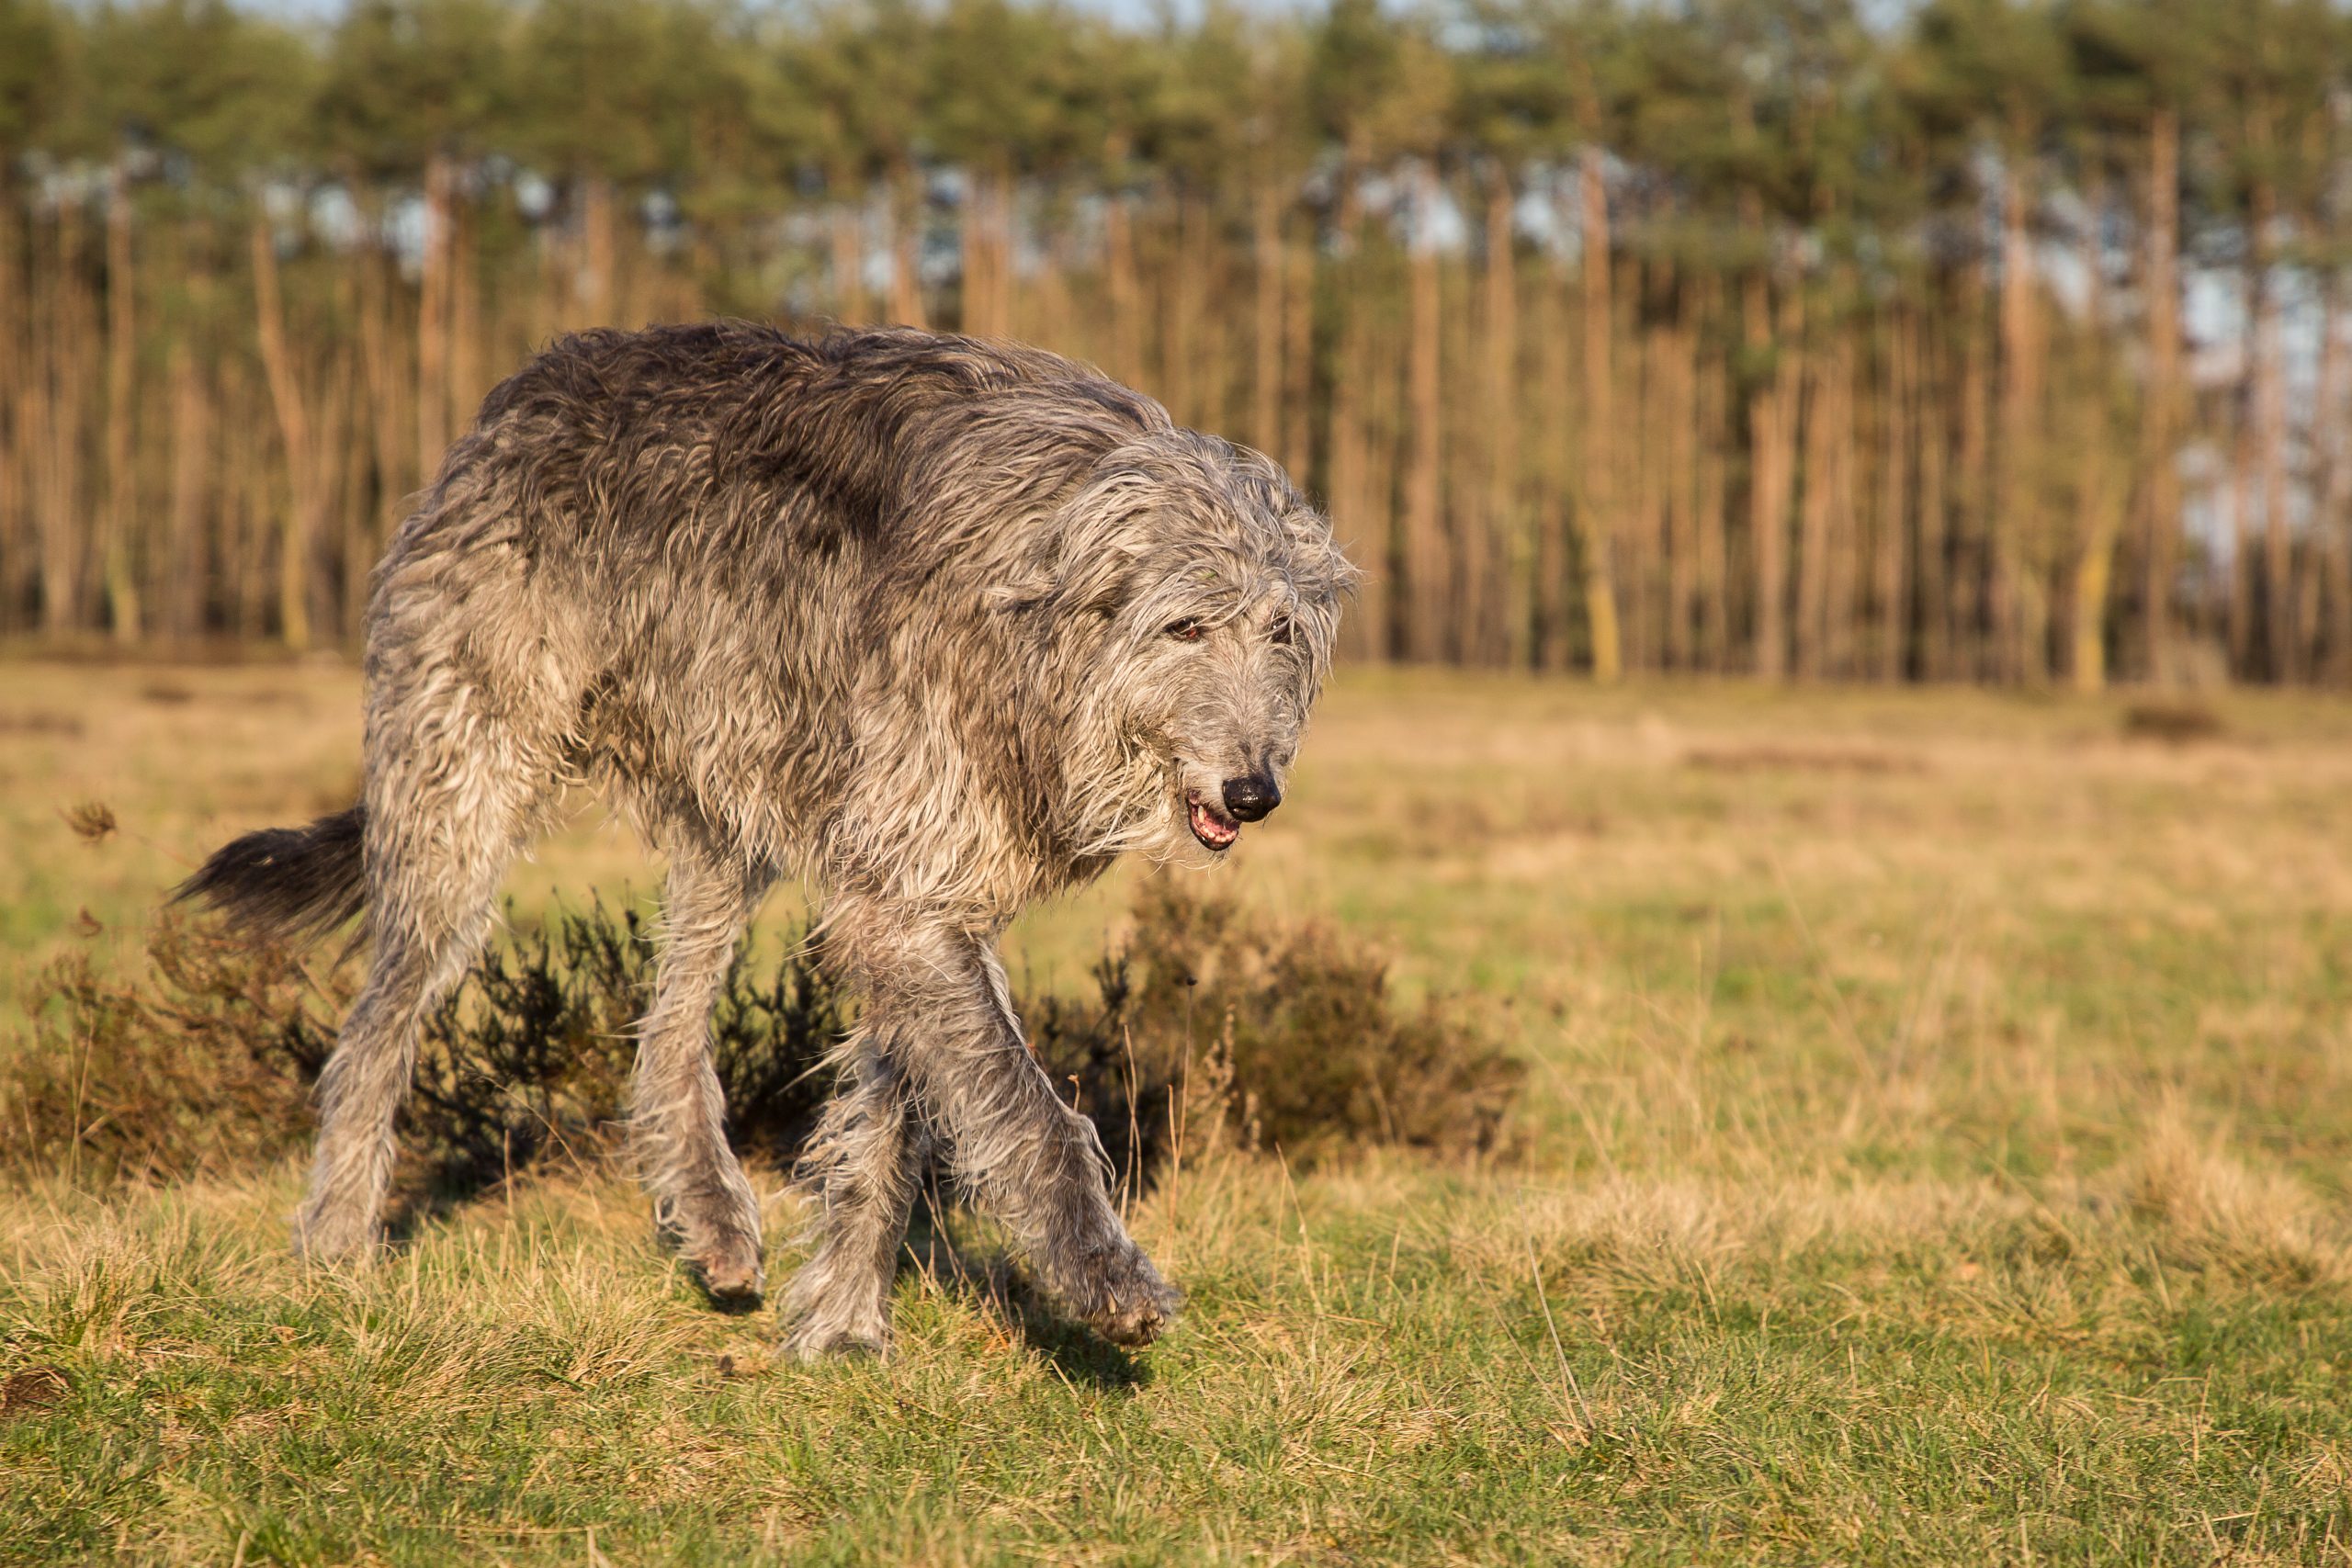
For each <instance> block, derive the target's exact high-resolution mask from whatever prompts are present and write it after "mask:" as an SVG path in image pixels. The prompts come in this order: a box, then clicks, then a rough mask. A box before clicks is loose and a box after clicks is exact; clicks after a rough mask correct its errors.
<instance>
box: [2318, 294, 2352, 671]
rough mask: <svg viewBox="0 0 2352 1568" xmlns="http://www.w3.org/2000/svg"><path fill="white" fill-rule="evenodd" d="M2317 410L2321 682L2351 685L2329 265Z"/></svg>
mask: <svg viewBox="0 0 2352 1568" xmlns="http://www.w3.org/2000/svg"><path fill="white" fill-rule="evenodd" d="M2320 287H2321V295H2320V298H2321V316H2320V375H2319V411H2318V412H2317V414H2316V415H2315V416H2314V418H2313V419H2312V431H2313V434H2314V436H2315V439H2316V440H2317V442H2318V444H2319V461H2320V477H2319V487H2318V488H2319V508H2318V514H2317V516H2316V517H2314V518H2313V520H2312V538H2313V540H2314V543H2315V547H2316V549H2317V551H2318V553H2319V555H2320V557H2321V559H2322V560H2323V561H2324V563H2325V568H2326V572H2327V582H2326V590H2327V592H2326V603H2327V609H2326V615H2325V626H2326V628H2327V631H2326V642H2325V660H2326V670H2327V677H2328V680H2329V682H2331V683H2333V684H2335V685H2338V686H2343V685H2352V449H2347V442H2346V435H2345V425H2346V420H2352V407H2347V406H2346V392H2347V391H2352V387H2347V384H2346V383H2347V381H2352V377H2347V376H2346V368H2347V367H2346V354H2345V351H2344V344H2343V332H2344V268H2343V266H2342V265H2341V264H2331V265H2329V266H2328V267H2327V268H2326V269H2325V278H2324V282H2323V283H2322V284H2321V286H2320Z"/></svg>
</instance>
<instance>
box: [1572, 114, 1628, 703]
mask: <svg viewBox="0 0 2352 1568" xmlns="http://www.w3.org/2000/svg"><path fill="white" fill-rule="evenodd" d="M1603 175H1604V170H1603V168H1602V164H1601V152H1600V148H1599V147H1596V146H1590V145H1588V146H1587V147H1586V148H1585V150H1584V154H1583V157H1582V158H1581V160H1580V161H1579V162H1578V164H1577V191H1578V195H1579V205H1580V209H1581V211H1582V214H1583V220H1584V222H1583V229H1584V264H1583V274H1584V473H1583V475H1582V476H1581V478H1582V483H1583V498H1584V505H1583V507H1582V508H1581V512H1582V517H1581V523H1582V526H1581V528H1580V529H1579V536H1578V538H1577V545H1578V547H1580V549H1581V551H1582V553H1583V565H1584V615H1585V634H1586V636H1587V637H1588V638H1589V640H1590V645H1591V651H1592V678H1593V679H1594V680H1596V681H1600V682H1613V681H1615V680H1616V679H1617V678H1618V676H1619V675H1620V674H1621V673H1622V672H1623V669H1624V658H1623V649H1622V646H1621V644H1620V640H1619V634H1618V626H1617V582H1616V571H1615V567H1614V564H1613V562H1614V557H1615V551H1616V532H1617V484H1616V477H1615V475H1614V473H1613V472H1612V468H1613V467H1614V464H1615V461H1616V456H1617V449H1616V439H1617V436H1616V428H1617V420H1616V407H1617V393H1616V371H1615V369H1614V368H1613V367H1612V366H1611V357H1610V351H1611V340H1612V339H1613V337H1614V335H1615V333H1614V322H1615V317H1616V311H1615V309H1614V307H1613V305H1612V304H1611V298H1610V258H1609V187H1608V185H1607V183H1606V181H1605V179H1604V177H1603Z"/></svg>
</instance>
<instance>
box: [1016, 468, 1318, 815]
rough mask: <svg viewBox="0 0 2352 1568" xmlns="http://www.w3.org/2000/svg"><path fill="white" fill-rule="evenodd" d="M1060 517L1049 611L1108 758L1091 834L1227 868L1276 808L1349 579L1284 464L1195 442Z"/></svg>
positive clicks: (1110, 472) (1090, 486) (1100, 769)
mask: <svg viewBox="0 0 2352 1568" xmlns="http://www.w3.org/2000/svg"><path fill="white" fill-rule="evenodd" d="M1056 521H1057V527H1055V528H1054V529H1053V530H1052V531H1051V532H1052V536H1053V548H1054V553H1055V557H1056V559H1055V560H1054V562H1053V565H1052V569H1051V574H1050V575H1051V581H1052V587H1051V589H1050V591H1049V592H1048V594H1047V597H1046V601H1045V602H1044V603H1043V604H1040V605H1039V606H1038V607H1039V608H1042V609H1044V610H1046V613H1047V615H1048V616H1049V624H1050V625H1051V626H1053V627H1054V628H1055V629H1054V633H1053V635H1054V636H1055V637H1057V640H1058V641H1059V642H1060V644H1061V647H1062V649H1063V653H1064V657H1065V659H1066V660H1068V662H1067V664H1066V666H1065V668H1066V669H1067V670H1068V671H1069V672H1070V674H1071V676H1072V678H1074V679H1075V680H1076V681H1077V682H1079V683H1080V689H1079V691H1078V693H1077V699H1078V704H1079V706H1078V717H1079V720H1080V728H1082V730H1083V731H1084V732H1085V733H1086V734H1087V736H1088V737H1089V738H1090V739H1091V742H1092V744H1093V746H1094V747H1096V748H1099V752H1098V756H1097V759H1096V762H1097V766H1095V767H1094V768H1091V769H1088V770H1085V771H1084V773H1083V774H1082V775H1079V776H1074V779H1073V787H1074V789H1075V790H1076V791H1077V793H1078V794H1079V795H1080V798H1079V799H1077V800H1075V801H1073V802H1072V803H1071V804H1072V805H1073V806H1074V807H1076V808H1077V809H1076V810H1075V812H1074V815H1075V817H1076V818H1077V823H1076V826H1077V828H1078V831H1079V837H1080V840H1081V842H1083V843H1084V844H1086V845H1087V847H1089V848H1095V847H1101V848H1104V849H1113V848H1116V849H1127V848H1135V849H1142V850H1144V851H1145V852H1148V853H1155V854H1159V855H1160V856H1162V857H1166V856H1170V855H1175V854H1178V853H1189V854H1190V855H1191V856H1192V857H1193V858H1195V859H1204V858H1210V857H1214V856H1215V855H1217V854H1220V853H1222V852H1224V851H1226V850H1227V849H1230V848H1231V847H1232V846H1233V844H1234V843H1235V842H1236V841H1237V840H1238V839H1239V838H1240V836H1241V830H1242V828H1243V826H1244V825H1245V824H1247V823H1250V822H1255V821H1257V820H1259V819H1260V818H1263V817H1264V816H1265V815H1266V814H1267V813H1268V812H1271V811H1272V810H1273V809H1274V807H1277V806H1279V805H1280V804H1282V798H1283V785H1284V781H1285V779H1286V777H1287V775H1288V773H1289V771H1290V766H1291V762H1292V760H1293V759H1294V758H1295V757H1296V755H1297V754H1298V743H1299V737H1300V733H1301V731H1302V730H1303V729H1304V728H1306V716H1307V711H1308V709H1309V708H1310V707H1311V706H1312V705H1313V704H1314V701H1315V697H1316V694H1317V692H1318V691H1319V690H1320V689H1321V687H1322V683H1323V679H1324V676H1325V675H1326V674H1327V673H1328V672H1329V669H1330V664H1331V646H1332V642H1333V639H1334V637H1336V636H1337V634H1338V630H1339V621H1340V600H1341V598H1342V596H1343V595H1344V594H1345V593H1346V592H1347V591H1348V589H1349V587H1350V586H1351V583H1352V582H1353V581H1354V577H1355V572H1354V569H1353V568H1351V566H1349V564H1348V562H1347V559H1346V558H1345V557H1344V556H1342V555H1341V554H1340V549H1339V547H1338V546H1337V545H1336V544H1335V543H1334V542H1333V540H1332V537H1331V526H1330V524H1329V522H1328V521H1327V520H1326V519H1325V518H1324V517H1323V515H1322V514H1321V513H1318V512H1317V511H1316V510H1315V508H1314V507H1313V506H1311V505H1309V504H1308V503H1307V502H1306V499H1305V498H1304V497H1303V496H1301V495H1300V494H1299V493H1298V491H1296V490H1295V489H1294V488H1293V487H1292V485H1291V483H1290V481H1289V479H1287V478H1286V477H1285V476H1284V475H1283V471H1282V469H1281V468H1278V467H1276V466H1275V465H1274V464H1273V463H1272V461H1271V460H1269V459H1268V458H1266V457H1261V456H1260V455H1259V454H1258V453H1255V452H1252V451H1249V450H1247V449H1246V448H1242V447H1237V446H1233V445H1232V444H1230V443H1228V442H1226V441H1221V440H1218V439H1217V438H1216V437H1214V436H1207V435H1202V434H1197V433H1195V432H1193V431H1188V430H1163V431H1159V432H1155V433H1153V434H1149V435H1147V436H1145V437H1143V438H1141V439H1139V440H1136V441H1133V442H1130V443H1128V444H1126V445H1125V446H1120V447H1118V448H1116V449H1114V451H1112V452H1111V453H1109V454H1108V455H1106V456H1105V457H1103V459H1102V460H1101V461H1099V462H1098V463H1097V464H1096V465H1095V466H1094V468H1093V469H1092V471H1091V473H1090V474H1089V475H1088V476H1087V478H1086V479H1085V480H1084V482H1083V483H1082V484H1081V485H1080V487H1079V488H1078V490H1077V491H1075V492H1074V493H1073V494H1071V495H1070V496H1069V498H1068V500H1067V501H1065V502H1063V504H1062V506H1061V509H1060V513H1059V516H1058V517H1057V520H1056ZM1104 764H1107V765H1104Z"/></svg>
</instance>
